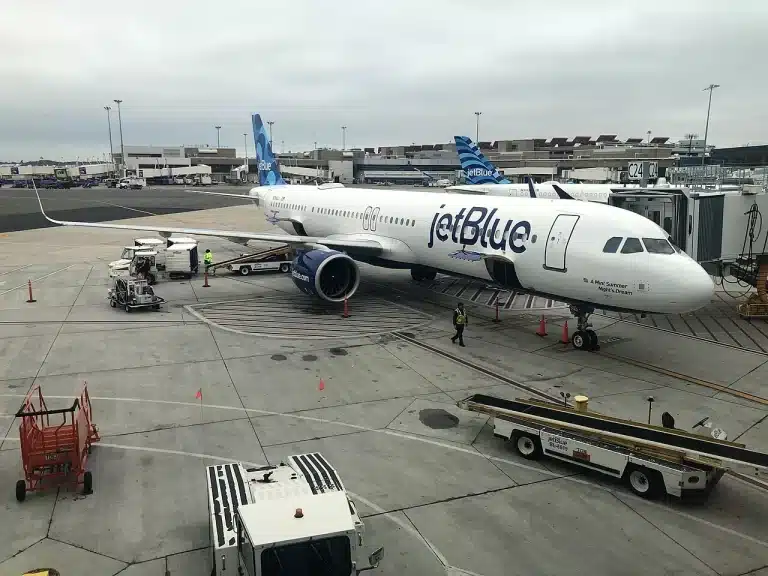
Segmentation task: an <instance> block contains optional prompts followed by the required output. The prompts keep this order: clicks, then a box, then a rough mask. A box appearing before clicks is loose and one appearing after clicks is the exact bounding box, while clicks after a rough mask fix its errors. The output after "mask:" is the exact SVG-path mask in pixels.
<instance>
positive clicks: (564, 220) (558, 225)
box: [544, 214, 579, 272]
mask: <svg viewBox="0 0 768 576" xmlns="http://www.w3.org/2000/svg"><path fill="white" fill-rule="evenodd" d="M578 221H579V216H576V215H574V214H560V215H559V216H558V217H557V218H555V222H554V223H553V224H552V229H551V230H550V231H549V236H548V237H547V247H546V248H545V249H544V268H546V269H547V270H557V271H558V272H565V271H566V267H565V253H566V251H567V249H568V242H569V241H570V240H571V234H573V229H574V227H575V226H576V222H578Z"/></svg>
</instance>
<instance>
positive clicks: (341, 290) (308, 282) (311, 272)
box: [291, 250, 360, 302]
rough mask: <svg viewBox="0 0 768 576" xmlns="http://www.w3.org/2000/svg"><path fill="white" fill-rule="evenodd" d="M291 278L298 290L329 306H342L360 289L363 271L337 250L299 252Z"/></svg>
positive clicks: (294, 260)
mask: <svg viewBox="0 0 768 576" xmlns="http://www.w3.org/2000/svg"><path fill="white" fill-rule="evenodd" d="M291 278H292V279H293V283H294V284H296V287H297V288H298V289H299V290H301V291H302V292H304V293H305V294H309V295H311V296H317V297H318V298H322V299H323V300H327V301H328V302H343V301H344V298H350V297H351V296H352V295H353V294H354V293H355V292H356V291H357V287H358V286H359V285H360V269H359V268H358V267H357V263H356V262H355V261H354V260H352V258H350V257H349V256H347V255H346V254H342V253H341V252H337V251H336V250H309V251H307V252H304V251H298V252H297V253H296V257H295V258H294V259H293V267H292V269H291Z"/></svg>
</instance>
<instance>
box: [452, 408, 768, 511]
mask: <svg viewBox="0 0 768 576" xmlns="http://www.w3.org/2000/svg"><path fill="white" fill-rule="evenodd" d="M584 400H586V398H584ZM457 406H458V407H459V408H463V409H465V410H470V411H472V412H480V413H483V414H488V415H490V416H491V419H490V423H491V425H492V426H493V433H494V435H495V436H498V437H501V438H504V439H507V440H509V441H510V442H511V443H512V445H513V446H514V448H515V449H516V450H517V452H518V453H519V454H520V455H521V456H522V457H523V458H527V459H529V460H534V459H538V458H540V457H542V456H548V457H550V458H555V459H557V460H562V461H564V462H570V463H572V464H576V465H577V466H581V467H583V468H588V469H590V470H593V471H596V472H600V473H602V474H606V475H608V476H612V477H614V478H617V479H621V480H623V481H624V482H625V483H626V484H627V485H628V487H629V488H630V489H631V490H632V491H633V492H634V493H635V494H637V495H639V496H642V497H644V498H653V497H658V496H661V495H663V494H665V493H666V494H668V495H670V496H675V497H679V498H683V497H690V496H696V495H699V496H706V495H708V494H709V492H710V491H711V490H712V489H713V488H714V487H715V485H716V484H717V483H718V482H719V481H720V478H721V477H722V476H723V474H724V473H725V472H726V471H727V470H728V469H729V468H731V467H743V468H745V469H746V468H751V469H752V470H753V471H754V470H755V469H763V470H765V469H768V454H765V453H760V452H756V451H754V450H749V449H747V448H746V447H745V446H744V445H743V444H737V443H735V442H728V441H725V440H719V439H717V438H710V437H707V436H701V435H698V434H693V433H690V432H686V431H684V430H678V429H674V428H669V427H659V426H652V425H650V424H648V425H646V424H641V423H639V422H633V421H631V420H622V419H619V418H612V417H610V416H606V415H603V414H598V413H596V412H592V411H586V408H584V409H583V410H574V409H573V408H569V407H566V406H562V405H559V404H552V403H549V402H538V401H535V400H522V399H517V400H506V399H504V398H497V397H494V396H487V395H484V394H474V395H472V396H469V397H468V398H465V399H464V400H461V401H459V402H457ZM662 420H664V418H663V417H662Z"/></svg>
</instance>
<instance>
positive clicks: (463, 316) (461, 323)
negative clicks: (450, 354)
mask: <svg viewBox="0 0 768 576" xmlns="http://www.w3.org/2000/svg"><path fill="white" fill-rule="evenodd" d="M468 323H469V322H468V319H467V313H466V312H464V304H462V303H461V302H459V305H458V306H457V307H456V310H454V311H453V326H454V328H456V334H454V335H453V338H451V342H453V343H454V344H456V338H458V339H459V346H464V327H465V326H466V325H467V324H468Z"/></svg>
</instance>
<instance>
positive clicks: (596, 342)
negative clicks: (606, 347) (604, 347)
mask: <svg viewBox="0 0 768 576" xmlns="http://www.w3.org/2000/svg"><path fill="white" fill-rule="evenodd" d="M585 334H586V335H587V340H588V341H589V347H588V349H589V350H600V339H599V338H598V337H597V332H595V331H594V330H586V331H585Z"/></svg>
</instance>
